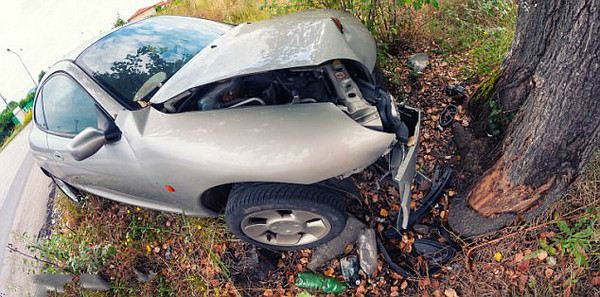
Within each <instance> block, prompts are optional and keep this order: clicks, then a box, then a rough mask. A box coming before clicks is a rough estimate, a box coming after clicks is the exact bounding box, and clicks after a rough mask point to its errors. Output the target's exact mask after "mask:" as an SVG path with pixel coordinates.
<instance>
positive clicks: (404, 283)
mask: <svg viewBox="0 0 600 297" xmlns="http://www.w3.org/2000/svg"><path fill="white" fill-rule="evenodd" d="M406 287H408V282H407V281H403V282H402V284H401V285H400V289H402V290H404V289H406Z"/></svg>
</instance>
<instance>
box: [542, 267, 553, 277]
mask: <svg viewBox="0 0 600 297" xmlns="http://www.w3.org/2000/svg"><path fill="white" fill-rule="evenodd" d="M553 274H554V270H552V269H550V268H546V270H545V271H544V275H545V276H546V278H548V279H549V278H551V277H552V275H553Z"/></svg>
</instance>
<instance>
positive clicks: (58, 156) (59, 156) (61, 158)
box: [54, 152, 65, 161]
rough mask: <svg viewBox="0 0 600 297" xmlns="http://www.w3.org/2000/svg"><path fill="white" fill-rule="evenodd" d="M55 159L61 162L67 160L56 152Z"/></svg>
mask: <svg viewBox="0 0 600 297" xmlns="http://www.w3.org/2000/svg"><path fill="white" fill-rule="evenodd" d="M54 157H55V158H57V159H59V160H61V161H63V160H64V159H65V158H63V156H62V155H61V154H60V153H59V152H54Z"/></svg>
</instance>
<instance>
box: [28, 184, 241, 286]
mask: <svg viewBox="0 0 600 297" xmlns="http://www.w3.org/2000/svg"><path fill="white" fill-rule="evenodd" d="M54 205H55V208H54V211H53V212H54V215H55V217H56V225H55V226H53V228H52V231H51V233H50V234H49V235H48V236H47V237H46V238H44V239H43V240H42V241H41V242H40V243H37V244H32V245H31V246H30V252H32V253H34V254H36V255H38V257H40V258H41V259H45V260H46V261H47V263H46V264H45V265H44V266H43V267H42V269H41V272H42V273H50V274H52V273H65V272H66V273H73V274H79V273H100V274H102V275H104V276H106V278H107V279H108V280H109V281H110V283H111V291H110V292H107V293H97V294H95V295H94V296H225V295H229V294H234V295H235V288H233V287H232V285H231V283H230V282H229V276H228V271H227V268H226V267H225V266H224V265H223V263H222V262H221V260H220V256H219V255H221V254H223V252H224V251H225V249H226V248H227V247H226V244H235V242H232V241H234V240H233V239H232V238H231V236H230V235H229V233H228V231H227V229H226V227H225V225H224V223H223V221H222V219H221V218H214V219H198V218H189V217H185V216H182V215H177V214H168V213H162V212H157V211H149V210H145V209H140V208H138V207H131V206H127V205H124V204H120V203H116V202H112V201H109V200H106V199H101V198H98V197H94V196H88V197H86V198H85V199H83V201H82V202H80V203H75V202H72V201H71V200H69V199H67V198H66V197H64V196H63V195H62V194H59V195H57V197H56V198H55V203H54ZM138 278H140V279H143V280H146V282H142V283H140V281H139V280H138ZM81 293H82V292H80V289H78V285H77V284H74V285H72V286H71V287H70V288H69V292H68V294H69V295H78V294H81Z"/></svg>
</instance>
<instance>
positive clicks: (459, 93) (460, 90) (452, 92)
mask: <svg viewBox="0 0 600 297" xmlns="http://www.w3.org/2000/svg"><path fill="white" fill-rule="evenodd" d="M444 91H445V92H446V96H448V97H454V96H456V97H459V98H465V97H467V95H466V93H467V90H466V89H465V88H464V87H461V86H455V85H449V86H446V88H445V89H444Z"/></svg>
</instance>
